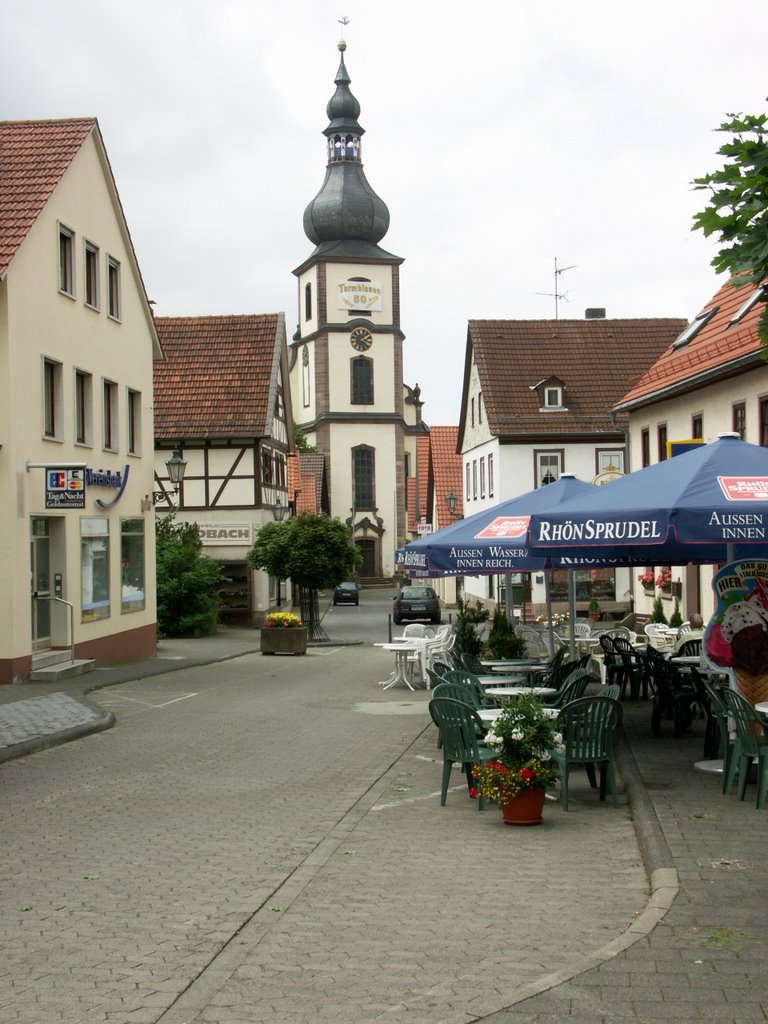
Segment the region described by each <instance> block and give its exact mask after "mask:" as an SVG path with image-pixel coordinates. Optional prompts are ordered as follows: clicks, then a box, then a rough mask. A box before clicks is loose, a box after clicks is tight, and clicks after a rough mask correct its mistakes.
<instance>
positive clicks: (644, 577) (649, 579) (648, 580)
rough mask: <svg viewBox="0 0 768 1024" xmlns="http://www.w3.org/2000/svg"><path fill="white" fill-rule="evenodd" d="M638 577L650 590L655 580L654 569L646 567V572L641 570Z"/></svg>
mask: <svg viewBox="0 0 768 1024" xmlns="http://www.w3.org/2000/svg"><path fill="white" fill-rule="evenodd" d="M637 579H638V582H639V583H642V584H643V586H644V587H645V588H646V589H647V590H650V589H651V587H652V586H653V584H654V582H655V581H654V577H653V569H646V570H645V572H641V573H640V575H639V576H638V577H637Z"/></svg>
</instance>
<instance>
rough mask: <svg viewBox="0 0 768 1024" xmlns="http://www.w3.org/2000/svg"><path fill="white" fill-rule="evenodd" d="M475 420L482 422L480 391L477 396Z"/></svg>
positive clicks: (481, 394) (481, 395) (481, 396)
mask: <svg viewBox="0 0 768 1024" xmlns="http://www.w3.org/2000/svg"><path fill="white" fill-rule="evenodd" d="M477 422H478V423H482V422H483V392H482V391H480V392H479V393H478V396H477Z"/></svg>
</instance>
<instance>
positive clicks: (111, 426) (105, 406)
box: [101, 380, 119, 451]
mask: <svg viewBox="0 0 768 1024" xmlns="http://www.w3.org/2000/svg"><path fill="white" fill-rule="evenodd" d="M101 415H102V426H103V431H104V434H103V443H104V447H105V448H107V449H108V450H109V451H117V449H118V446H119V445H118V425H117V384H115V382H114V381H111V380H105V381H103V386H102V411H101Z"/></svg>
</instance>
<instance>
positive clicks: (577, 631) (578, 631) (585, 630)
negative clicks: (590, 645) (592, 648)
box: [573, 622, 592, 637]
mask: <svg viewBox="0 0 768 1024" xmlns="http://www.w3.org/2000/svg"><path fill="white" fill-rule="evenodd" d="M573 635H574V636H582V637H590V636H592V627H591V626H590V624H589V623H588V622H574V624H573Z"/></svg>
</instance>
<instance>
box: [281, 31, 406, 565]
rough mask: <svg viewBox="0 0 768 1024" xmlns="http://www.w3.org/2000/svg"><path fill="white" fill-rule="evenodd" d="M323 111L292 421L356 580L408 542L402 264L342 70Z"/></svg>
mask: <svg viewBox="0 0 768 1024" xmlns="http://www.w3.org/2000/svg"><path fill="white" fill-rule="evenodd" d="M339 50H340V51H341V63H340V65H339V70H338V72H337V74H336V79H335V84H336V91H335V93H334V94H333V96H332V97H331V99H330V101H329V103H328V106H327V108H326V112H327V115H328V119H329V120H328V126H327V127H326V128H325V130H324V131H323V135H325V138H326V155H327V161H328V163H327V168H326V172H325V181H324V182H323V185H322V188H321V189H320V191H319V192H318V194H317V195H316V196H315V198H314V199H313V200H312V202H311V203H310V204H309V206H307V208H306V210H305V211H304V232H305V234H306V235H307V237H308V238H309V240H310V241H311V242H312V243H313V244H314V245H315V249H314V251H313V252H312V253H311V255H310V256H309V258H308V259H306V260H305V261H304V263H302V264H301V266H300V267H298V268H297V269H296V270H295V271H294V274H295V275H296V276H297V278H298V282H299V324H298V329H297V331H296V334H295V335H294V339H293V342H292V346H291V396H292V401H293V411H294V417H295V420H296V422H297V424H298V425H299V427H300V428H301V429H302V430H303V432H304V434H305V435H306V438H307V440H308V441H309V442H310V444H315V445H317V448H318V449H319V450H320V451H321V452H323V453H324V454H325V456H326V462H327V466H328V476H329V487H330V504H331V515H333V516H337V517H338V518H339V519H341V520H342V521H344V522H347V523H348V525H349V527H350V530H351V532H352V536H353V538H354V541H355V543H356V544H357V545H358V547H359V549H360V552H361V554H362V558H363V561H362V565H361V566H360V575H361V576H391V575H392V573H393V572H394V554H395V549H396V548H397V547H398V546H400V545H401V544H402V543H403V542H404V539H405V526H406V524H405V476H404V459H405V456H404V439H405V433H406V424H405V420H404V402H403V395H404V388H403V334H402V332H401V330H400V278H399V268H400V264H401V263H402V262H403V261H402V259H401V258H400V257H399V256H393V255H392V254H391V253H389V252H386V251H385V250H384V249H382V248H381V247H380V246H379V244H378V243H379V242H380V241H381V239H382V238H383V237H384V235H385V234H386V232H387V228H388V227H389V211H388V210H387V207H386V205H385V203H384V202H383V201H382V200H381V199H380V198H379V196H377V195H376V193H375V192H374V191H373V189H372V188H371V186H370V185H369V184H368V181H367V179H366V177H365V174H364V172H363V153H362V137H363V133H364V129H363V128H361V127H360V124H359V122H358V117H359V116H360V104H359V103H358V101H357V100H356V99H355V97H354V96H353V95H352V93H351V91H350V88H349V85H350V81H351V79H350V77H349V74H348V73H347V69H346V66H345V64H344V51H345V50H346V43H345V42H344V41H343V40H342V41H341V42H340V43H339Z"/></svg>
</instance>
